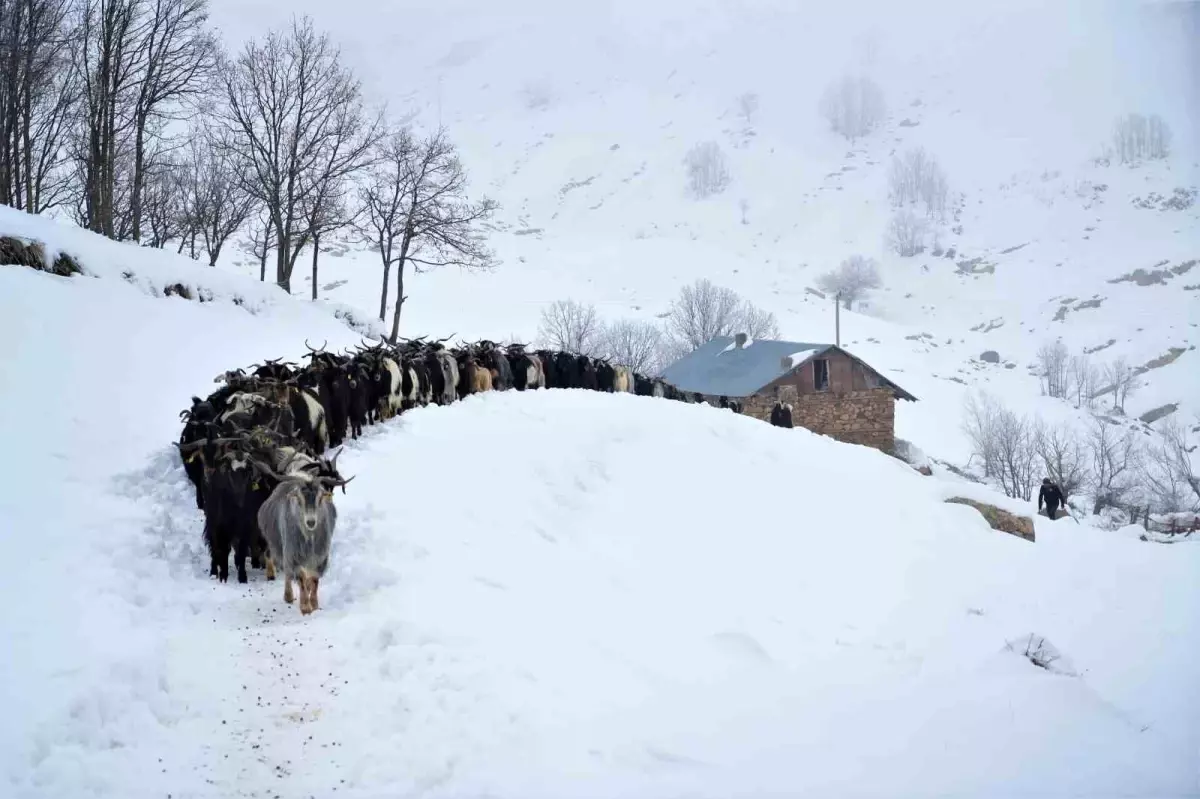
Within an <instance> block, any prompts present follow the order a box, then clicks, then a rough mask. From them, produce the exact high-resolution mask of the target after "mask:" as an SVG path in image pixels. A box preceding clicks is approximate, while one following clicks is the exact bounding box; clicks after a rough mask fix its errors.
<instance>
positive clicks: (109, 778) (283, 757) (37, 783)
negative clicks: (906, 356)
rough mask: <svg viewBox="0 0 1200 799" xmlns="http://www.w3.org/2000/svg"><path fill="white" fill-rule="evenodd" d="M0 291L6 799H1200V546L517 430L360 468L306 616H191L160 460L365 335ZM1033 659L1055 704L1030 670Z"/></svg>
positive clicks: (884, 469) (600, 433)
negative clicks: (1028, 796) (329, 349)
mask: <svg viewBox="0 0 1200 799" xmlns="http://www.w3.org/2000/svg"><path fill="white" fill-rule="evenodd" d="M62 236H63V241H65V240H67V238H68V237H70V238H71V240H72V242H73V243H74V244H76V245H77V246H79V247H81V248H83V249H85V250H86V249H88V248H87V247H86V245H89V244H90V245H92V247H91V249H93V250H94V251H95V252H94V253H93V252H87V251H81V252H79V253H77V255H78V256H79V257H80V258H81V260H84V261H85V262H87V261H89V260H96V259H100V258H101V252H102V251H103V249H104V247H106V246H109V245H105V244H100V243H97V242H95V241H94V240H93V239H92V238H91V237H90V236H88V235H87V234H69V233H65V232H64V233H63V234H62ZM51 243H52V246H60V247H61V246H63V245H62V244H58V245H55V244H54V242H51ZM110 252H111V254H112V255H113V257H114V259H116V258H117V254H118V250H116V249H113V250H111V251H110ZM130 252H131V253H134V254H136V255H131V257H145V258H146V259H147V260H146V264H145V265H146V266H147V268H153V266H154V264H153V263H152V258H153V256H152V255H144V256H143V254H142V253H140V252H139V251H136V250H132V249H130ZM89 256H94V257H89ZM164 268H168V267H166V266H164ZM179 269H180V270H181V273H184V272H186V271H187V267H183V266H180V267H179ZM191 270H192V272H193V274H192V275H191V277H194V278H195V279H196V280H197V281H199V280H201V279H202V278H203V277H206V276H207V274H209V272H208V270H206V269H205V268H202V267H191ZM185 276H187V275H185ZM225 279H226V280H227V281H228V287H229V288H230V289H233V290H236V291H238V292H239V293H245V294H246V295H247V296H248V295H249V294H251V293H253V292H254V291H255V287H254V286H253V285H251V284H250V282H248V281H244V280H241V279H239V278H236V277H232V276H230V277H227V278H225ZM0 281H2V285H0V337H2V338H3V340H4V341H6V342H7V345H6V346H7V349H6V358H5V360H4V361H3V367H2V371H0V411H2V413H0V420H3V421H2V424H3V425H4V427H3V428H2V429H0V437H2V439H3V440H4V441H5V442H7V443H9V447H8V449H7V455H8V458H9V460H8V461H7V463H8V468H6V469H5V490H4V492H3V493H2V494H0V529H3V530H4V531H5V535H4V536H0V559H2V560H3V562H5V563H8V564H10V565H11V568H10V570H9V572H8V574H7V576H6V578H5V580H4V581H2V582H0V598H2V599H3V605H2V606H3V608H4V609H3V611H0V640H4V641H5V642H6V644H7V645H8V646H9V650H10V651H11V652H15V653H18V656H17V657H12V658H6V659H4V660H3V661H2V665H0V669H2V670H3V671H2V672H0V686H2V687H0V701H2V702H3V703H4V706H5V709H6V713H5V724H4V725H3V726H2V727H0V752H3V755H2V756H0V757H2V760H0V773H2V774H3V775H4V778H5V780H6V784H7V785H9V786H10V787H9V789H8V791H7V792H6V794H11V795H14V796H20V797H24V796H36V797H49V796H87V795H99V796H161V795H166V794H171V795H172V796H214V795H221V796H229V795H246V796H274V795H278V796H307V795H318V796H332V795H343V794H345V795H351V796H376V795H380V794H387V795H393V794H400V795H408V794H412V795H416V794H421V795H429V796H464V795H491V796H513V797H518V796H519V797H530V796H547V797H549V796H556V797H564V796H600V795H604V796H612V795H622V796H661V795H671V794H678V793H687V794H688V795H694V796H730V795H748V794H753V795H764V794H766V795H770V794H777V795H778V794H795V793H803V792H810V793H818V794H837V795H845V794H848V793H853V794H858V795H896V794H898V793H899V794H904V793H908V794H924V795H928V794H931V793H943V794H945V793H951V794H957V795H963V794H967V795H985V794H986V795H1012V794H1019V793H1030V792H1040V793H1051V794H1058V795H1062V794H1072V793H1073V794H1081V793H1082V794H1093V795H1094V794H1097V793H1101V792H1107V793H1114V792H1116V793H1121V792H1124V793H1132V794H1140V795H1145V794H1155V795H1162V794H1167V795H1178V794H1184V793H1191V792H1195V791H1196V790H1198V789H1200V774H1198V773H1197V770H1196V763H1197V754H1198V752H1200V722H1198V720H1200V695H1198V694H1197V693H1196V689H1195V681H1194V680H1193V679H1191V678H1190V675H1192V674H1195V673H1196V669H1197V667H1198V666H1200V663H1198V662H1197V660H1198V659H1200V610H1197V609H1198V608H1200V587H1198V586H1200V548H1197V547H1193V546H1172V547H1164V546H1150V545H1146V544H1143V543H1141V542H1138V541H1136V540H1134V539H1130V538H1126V537H1123V536H1121V535H1118V534H1115V533H1106V532H1104V531H1100V530H1094V529H1091V528H1085V527H1080V526H1076V525H1075V524H1074V523H1073V522H1059V523H1048V522H1042V523H1039V524H1038V529H1037V536H1038V541H1037V543H1036V544H1029V543H1028V542H1025V541H1022V540H1019V539H1017V538H1014V537H1011V536H1008V535H1004V534H1000V533H996V532H994V531H992V530H990V529H989V528H988V527H987V526H986V524H985V523H984V522H983V521H982V520H981V519H980V517H979V516H978V515H977V514H976V513H975V512H974V511H972V510H970V509H968V508H964V507H962V506H955V505H947V504H944V503H943V502H942V499H943V498H945V497H946V496H948V495H950V494H951V493H954V492H955V490H956V489H955V487H954V486H952V485H949V484H946V483H943V482H941V481H939V480H937V479H931V478H924V477H921V476H919V475H917V474H916V473H915V472H914V471H913V470H912V469H910V468H908V467H906V466H905V465H903V464H901V463H900V462H898V461H896V460H894V459H892V458H890V457H887V456H885V455H882V454H880V453H878V452H876V451H874V450H870V449H866V448H862V447H854V446H848V445H842V444H838V443H835V442H833V441H831V440H829V439H825V438H822V437H818V436H815V435H812V434H810V433H808V432H806V431H803V430H795V431H786V432H785V431H781V430H777V429H774V428H771V427H769V426H767V425H763V424H761V423H758V422H755V421H754V420H751V419H748V418H744V417H738V416H734V415H732V414H728V413H724V412H720V411H717V410H714V409H709V408H704V407H699V406H685V405H680V404H677V403H667V402H664V401H657V400H653V399H648V398H638V397H632V396H609V395H598V394H590V393H584V392H560V391H554V392H537V393H529V394H516V393H510V394H505V395H491V396H486V397H476V398H472V399H470V400H468V401H466V402H463V403H460V404H458V405H455V406H452V407H449V408H444V409H442V408H429V409H424V410H419V411H415V412H412V413H410V414H406V415H405V416H404V417H402V418H401V419H400V420H398V421H396V422H394V423H392V424H390V425H386V426H380V427H376V428H372V429H371V430H370V431H369V434H368V436H367V437H366V438H365V439H364V440H362V441H360V442H359V443H357V444H354V445H352V446H351V447H349V448H348V450H347V451H346V453H345V455H344V457H343V458H342V459H341V460H340V461H339V464H340V465H341V466H343V467H344V472H345V473H346V474H347V475H356V476H357V477H356V479H355V481H354V482H353V483H352V484H351V485H350V486H349V491H348V493H347V494H346V495H344V496H343V495H341V494H339V495H338V496H337V502H338V507H339V511H340V521H339V528H338V532H337V535H336V539H335V544H334V553H333V561H332V565H331V572H330V574H329V575H328V578H327V580H326V581H325V582H326V583H327V585H323V592H322V600H323V607H322V609H321V611H319V612H318V613H317V614H316V615H314V616H310V617H307V618H304V617H301V616H300V615H299V614H298V613H297V612H296V611H295V609H294V608H291V607H287V606H285V605H284V604H283V603H282V601H281V598H280V596H279V594H280V593H281V591H280V589H279V584H277V583H276V584H267V583H265V582H263V581H262V579H261V573H257V572H256V573H254V574H253V575H252V582H251V583H250V584H249V585H248V586H238V585H235V584H232V585H231V584H227V585H219V584H214V583H211V582H210V581H209V578H208V577H207V575H206V573H205V567H204V563H205V558H204V556H203V554H202V548H203V545H202V543H201V538H200V516H199V514H198V513H197V511H195V509H194V507H193V498H192V495H191V487H190V485H189V484H188V483H187V481H186V478H185V477H184V475H183V472H182V469H181V467H180V465H179V463H178V459H177V456H176V455H175V454H174V451H173V449H172V447H171V446H170V441H171V440H172V439H173V438H174V437H175V435H176V433H177V430H178V419H177V413H178V410H179V409H180V408H181V407H184V406H185V405H186V403H187V398H188V397H189V396H190V395H191V394H194V393H201V392H205V391H207V390H209V387H210V386H211V380H212V376H213V375H215V374H217V373H219V372H220V371H222V370H223V369H226V368H229V367H231V366H234V365H239V364H244V363H247V362H250V361H254V360H258V359H260V358H262V357H265V356H272V357H273V356H277V355H288V354H293V353H296V354H298V353H297V350H298V349H299V346H298V345H299V344H300V343H301V342H302V341H303V339H304V338H305V337H309V338H325V337H328V338H329V339H330V344H331V346H344V345H346V344H348V343H350V342H351V341H354V340H355V337H356V334H355V333H353V332H352V331H350V330H349V329H348V328H347V327H345V326H344V325H343V324H342V323H341V322H339V321H337V320H335V319H334V318H333V317H332V316H331V315H330V314H328V313H326V312H324V311H322V310H320V309H319V308H314V307H313V306H311V304H309V303H307V302H291V301H288V300H286V298H283V299H281V301H279V302H277V303H275V304H273V305H271V306H269V307H264V308H263V309H262V310H261V311H260V312H258V313H256V314H250V313H248V312H247V311H246V310H245V309H243V308H241V307H238V306H236V305H233V304H232V303H224V302H206V303H196V302H188V301H185V300H182V299H179V298H177V297H172V298H161V297H155V296H152V295H151V294H150V293H148V292H146V291H143V290H141V289H139V288H138V287H136V286H134V285H131V284H129V283H126V282H125V281H122V280H109V279H103V278H101V279H92V278H86V277H76V278H71V279H64V278H55V277H52V276H49V275H46V274H40V273H36V272H33V271H32V270H29V269H24V268H13V267H10V268H4V269H0ZM971 490H972V491H973V492H983V494H982V495H983V496H986V495H987V494H986V490H985V489H981V488H978V487H974V488H972V489H971ZM996 501H997V502H1001V503H1004V502H1005V501H1004V500H1002V499H996ZM1148 586H1151V587H1152V589H1151V588H1147V587H1148ZM1030 634H1036V635H1039V636H1045V638H1046V639H1047V640H1048V641H1049V642H1050V643H1051V644H1052V645H1053V647H1055V648H1056V649H1057V650H1058V651H1059V652H1061V654H1062V657H1061V659H1060V660H1059V661H1056V663H1055V664H1053V670H1046V669H1042V668H1038V667H1036V666H1034V665H1032V664H1031V663H1030V662H1029V661H1028V660H1027V659H1025V658H1024V657H1022V656H1021V655H1020V654H1017V653H1014V652H1012V651H1009V647H1008V643H1009V642H1015V643H1014V644H1013V645H1014V646H1016V647H1017V648H1018V649H1021V651H1023V647H1024V646H1025V643H1026V642H1027V641H1028V639H1029V635H1030Z"/></svg>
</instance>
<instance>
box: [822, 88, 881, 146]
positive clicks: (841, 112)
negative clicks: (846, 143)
mask: <svg viewBox="0 0 1200 799" xmlns="http://www.w3.org/2000/svg"><path fill="white" fill-rule="evenodd" d="M820 109H821V115H822V116H824V117H825V119H826V120H827V121H828V122H829V126H830V127H831V128H833V130H834V131H835V132H837V133H840V134H841V135H843V136H845V137H846V138H847V139H850V140H851V141H855V140H856V139H860V138H862V137H863V136H866V135H867V134H868V133H870V132H871V131H872V130H874V129H875V127H876V126H878V125H879V123H880V122H882V121H883V117H884V115H885V113H886V112H887V108H886V106H885V104H884V101H883V90H882V89H880V88H879V86H878V84H876V83H875V81H873V80H871V79H870V78H867V77H863V76H853V75H846V76H844V77H842V78H840V79H839V80H837V81H835V82H834V83H832V84H830V86H829V87H828V88H827V89H826V90H825V94H824V95H822V97H821V106H820Z"/></svg>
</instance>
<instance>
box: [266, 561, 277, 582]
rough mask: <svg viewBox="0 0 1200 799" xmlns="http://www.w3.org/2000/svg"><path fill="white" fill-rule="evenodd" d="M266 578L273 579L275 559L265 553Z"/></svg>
mask: <svg viewBox="0 0 1200 799" xmlns="http://www.w3.org/2000/svg"><path fill="white" fill-rule="evenodd" d="M267 579H268V580H274V579H275V559H274V558H272V557H271V556H270V555H267Z"/></svg>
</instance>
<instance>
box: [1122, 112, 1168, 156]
mask: <svg viewBox="0 0 1200 799" xmlns="http://www.w3.org/2000/svg"><path fill="white" fill-rule="evenodd" d="M1113 147H1114V149H1115V152H1116V156H1117V157H1118V158H1120V159H1121V163H1123V164H1133V163H1137V162H1138V161H1153V160H1160V159H1163V158H1166V157H1167V156H1168V155H1170V154H1171V128H1170V126H1168V125H1167V123H1166V122H1165V121H1164V120H1163V118H1162V117H1160V116H1158V115H1157V114H1151V115H1150V116H1143V115H1141V114H1126V115H1125V116H1123V117H1120V118H1119V119H1117V122H1116V124H1115V125H1114V126H1113Z"/></svg>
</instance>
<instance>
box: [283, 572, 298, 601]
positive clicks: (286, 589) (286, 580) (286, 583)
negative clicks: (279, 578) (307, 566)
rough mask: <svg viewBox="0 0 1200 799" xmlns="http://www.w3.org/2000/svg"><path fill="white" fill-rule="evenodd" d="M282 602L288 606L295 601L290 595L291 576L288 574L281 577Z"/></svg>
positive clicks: (293, 596) (291, 594)
mask: <svg viewBox="0 0 1200 799" xmlns="http://www.w3.org/2000/svg"><path fill="white" fill-rule="evenodd" d="M283 601H284V602H286V603H288V604H289V605H290V604H292V603H293V602H295V601H296V597H295V595H294V594H293V593H292V576H291V575H290V574H285V575H283Z"/></svg>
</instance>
